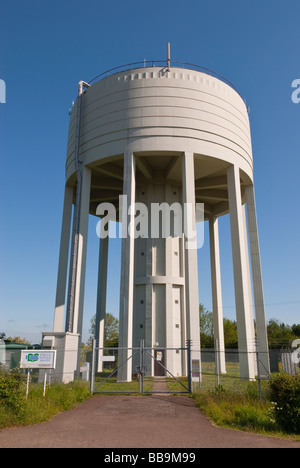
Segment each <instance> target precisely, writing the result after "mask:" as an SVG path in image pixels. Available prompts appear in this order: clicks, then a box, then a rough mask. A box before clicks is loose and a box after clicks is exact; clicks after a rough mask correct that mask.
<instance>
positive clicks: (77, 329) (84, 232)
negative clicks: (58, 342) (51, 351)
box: [72, 167, 91, 374]
mask: <svg viewBox="0 0 300 468" xmlns="http://www.w3.org/2000/svg"><path fill="white" fill-rule="evenodd" d="M90 191H91V169H89V168H87V167H83V169H82V187H81V203H80V218H79V236H78V257H77V268H76V287H75V298H74V313H73V324H72V326H73V329H72V333H73V334H78V335H79V343H78V357H77V374H78V373H79V369H80V353H81V341H82V321H83V304H84V289H85V270H86V252H87V237H88V224H89V208H90Z"/></svg>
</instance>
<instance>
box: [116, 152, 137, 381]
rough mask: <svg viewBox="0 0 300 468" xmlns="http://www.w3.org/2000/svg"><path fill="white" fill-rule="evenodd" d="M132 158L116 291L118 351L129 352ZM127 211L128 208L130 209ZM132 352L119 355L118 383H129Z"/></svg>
mask: <svg viewBox="0 0 300 468" xmlns="http://www.w3.org/2000/svg"><path fill="white" fill-rule="evenodd" d="M135 186H136V183H135V158H134V155H133V153H125V154H124V175H123V196H127V199H125V200H124V204H123V207H122V261H121V287H120V325H119V327H120V328H119V329H120V335H119V347H124V348H132V331H133V294H134V214H135V213H134V211H135V210H134V204H135ZM130 207H131V208H130ZM131 356H132V350H131V349H127V350H123V351H120V352H119V366H121V367H120V368H119V370H118V381H119V382H130V381H131V380H132V358H131Z"/></svg>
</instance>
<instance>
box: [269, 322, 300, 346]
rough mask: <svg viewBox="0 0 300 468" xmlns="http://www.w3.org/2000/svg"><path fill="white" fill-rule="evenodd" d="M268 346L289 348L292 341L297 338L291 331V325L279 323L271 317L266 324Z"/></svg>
mask: <svg viewBox="0 0 300 468" xmlns="http://www.w3.org/2000/svg"><path fill="white" fill-rule="evenodd" d="M267 331H268V338H269V347H270V348H273V349H274V348H275V349H276V348H278V349H284V348H289V347H290V345H291V343H292V341H293V340H295V339H296V338H297V336H296V335H295V334H294V333H293V330H292V327H290V326H289V325H286V324H285V323H281V322H279V321H278V320H276V319H271V320H269V322H268V325H267Z"/></svg>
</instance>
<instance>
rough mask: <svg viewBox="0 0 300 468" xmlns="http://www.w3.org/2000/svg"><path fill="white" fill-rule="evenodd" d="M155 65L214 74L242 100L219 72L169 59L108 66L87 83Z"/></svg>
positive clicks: (233, 86)
mask: <svg viewBox="0 0 300 468" xmlns="http://www.w3.org/2000/svg"><path fill="white" fill-rule="evenodd" d="M157 65H158V66H161V65H164V67H163V68H168V67H169V66H170V67H171V68H172V67H173V68H183V69H187V70H195V71H203V72H204V73H206V74H207V75H210V76H214V77H215V78H218V79H220V80H221V81H223V82H224V83H226V84H228V85H229V86H230V87H231V88H233V89H234V90H235V91H236V92H237V93H238V94H239V96H240V97H241V98H242V99H243V100H244V98H243V96H242V95H241V93H240V92H239V91H238V89H237V88H236V86H235V85H234V84H232V83H231V82H230V81H229V80H228V79H227V78H225V77H224V76H222V75H220V74H219V73H217V72H215V71H214V70H211V69H210V68H206V67H202V66H201V65H196V64H194V63H189V62H178V61H174V60H171V61H169V62H168V63H167V61H166V60H143V61H140V62H131V63H127V64H125V65H119V66H117V67H113V68H110V69H109V70H106V71H105V72H102V73H100V74H99V75H97V76H95V77H94V78H93V79H92V80H90V81H89V82H88V83H89V84H90V85H91V84H93V83H94V82H96V81H98V80H99V79H101V78H103V77H107V76H110V75H113V74H114V73H117V72H124V71H128V70H135V69H137V68H149V67H156V66H157Z"/></svg>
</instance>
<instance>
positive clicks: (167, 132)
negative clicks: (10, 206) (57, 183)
mask: <svg viewBox="0 0 300 468" xmlns="http://www.w3.org/2000/svg"><path fill="white" fill-rule="evenodd" d="M124 195H126V198H124ZM120 196H123V200H124V199H125V201H126V203H125V205H124V203H123V206H122V210H121V211H122V214H121V213H120ZM103 203H107V204H110V205H111V206H113V207H115V212H116V214H117V221H123V223H125V224H126V226H133V225H134V219H135V215H136V212H135V210H134V209H128V208H129V207H130V206H135V204H136V203H140V204H143V206H145V207H147V209H148V211H149V213H150V207H151V206H152V205H153V203H156V204H159V205H160V204H163V203H164V204H165V206H169V207H170V206H172V205H173V204H174V203H175V204H176V206H178V205H180V206H181V207H182V208H184V206H189V207H192V211H191V212H190V216H191V223H192V225H194V224H195V221H196V220H195V211H196V205H197V203H203V204H204V219H205V220H208V221H209V228H210V251H211V281H212V295H213V313H214V333H215V338H216V339H217V342H218V346H219V354H220V368H221V371H222V372H226V369H225V354H224V333H223V312H222V291H221V274H220V252H219V233H218V218H219V217H220V216H223V215H225V214H227V213H229V214H230V222H231V237H232V255H233V268H234V286H235V298H236V314H237V327H238V341H239V358H240V370H241V377H243V378H246V379H253V378H254V377H255V375H256V373H257V368H256V351H257V352H258V356H259V359H260V362H261V364H262V366H261V372H262V370H263V371H265V372H266V373H267V372H268V371H269V359H268V345H267V334H266V322H265V311H264V299H263V289H262V277H261V266H260V253H259V243H258V232H257V222H256V208H255V198H254V185H253V158H252V148H251V136H250V125H249V118H248V112H247V108H246V105H245V102H244V101H243V99H242V98H241V96H240V95H239V93H238V92H237V91H236V90H235V89H234V87H233V86H232V85H231V84H230V83H229V82H227V81H226V80H225V79H223V78H222V77H220V76H218V75H216V74H214V73H212V72H210V71H208V70H205V69H201V68H199V67H196V66H194V65H191V64H179V63H173V62H170V58H169V57H168V60H167V61H165V62H161V63H160V62H155V63H153V62H152V63H148V62H147V63H146V62H145V63H141V64H139V63H137V64H133V65H131V66H126V67H120V69H114V70H112V71H110V72H109V73H107V74H104V75H102V76H100V77H97V79H96V80H94V81H92V82H90V83H84V82H80V83H79V93H78V98H77V100H76V102H75V105H74V107H73V110H72V113H71V118H70V127H69V139H68V149H67V160H66V184H65V199H64V211H63V223H62V232H61V245H60V256H59V269H58V281H57V295H56V306H55V319H54V331H53V332H48V333H44V337H43V340H44V344H45V345H48V346H55V347H56V348H57V349H59V350H60V356H61V359H60V369H58V370H57V372H59V373H60V375H61V376H62V380H63V381H68V380H72V379H73V376H74V371H76V368H77V369H78V349H80V338H81V334H82V319H83V303H84V286H85V268H86V250H87V239H88V219H89V215H94V216H97V215H98V216H99V211H98V212H97V208H98V207H99V204H103ZM102 206H103V205H102ZM174 206H175V205H174ZM183 211H184V210H183ZM72 213H73V214H72ZM103 215H104V213H103V212H101V213H100V216H103ZM121 218H122V219H121ZM148 221H149V224H148V227H149V232H151V229H150V224H151V219H150V216H149V219H148ZM173 227H174V226H173ZM172 229H173V228H172ZM172 229H171V231H172ZM159 232H160V233H161V231H159ZM70 234H71V235H70ZM129 234H130V233H129ZM129 234H128V232H127V234H126V235H124V236H123V239H122V258H121V290H120V337H119V346H122V347H128V348H131V347H133V346H136V345H139V342H140V340H141V339H143V340H144V341H145V345H146V346H149V347H153V348H155V347H156V348H157V349H160V348H161V349H163V348H168V347H170V348H176V347H178V348H180V347H183V346H185V343H186V340H192V344H193V355H192V359H193V361H194V363H195V362H196V363H197V362H198V363H199V366H200V351H199V350H200V331H199V310H198V309H199V297H198V270H197V249H196V248H186V245H187V243H186V239H185V232H184V229H182V235H181V236H176V235H174V229H173V231H172V232H170V233H169V235H168V236H161V235H159V236H156V237H153V236H151V235H149V236H140V237H135V236H134V235H129ZM90 235H95V233H90ZM206 241H207V240H206ZM248 241H249V242H248ZM108 243H109V239H108V237H106V238H102V239H101V240H100V256H99V278H98V302H97V338H98V342H99V345H100V346H101V345H102V346H103V336H104V320H105V312H106V283H107V260H108ZM69 250H70V254H69ZM250 259H251V267H252V268H251V269H250ZM200 268H201V265H200ZM251 272H252V281H251ZM251 283H252V284H251ZM200 287H201V285H200ZM252 287H253V296H252ZM252 297H253V298H254V306H255V313H256V329H257V339H258V341H257V342H258V349H257V350H256V348H255V330H254V319H253V301H252ZM127 353H129V351H128V352H127ZM126 356H128V354H127V355H126V352H125V361H126V364H125V365H124V366H123V367H122V369H121V370H120V371H119V376H118V377H119V380H123V381H127V380H130V379H131V377H132V373H133V372H134V369H133V367H134V362H133V363H132V361H131V360H130V359H129V360H126ZM166 367H167V368H168V369H169V370H170V371H171V372H172V373H174V375H184V373H185V372H186V369H185V363H184V360H183V359H182V356H180V353H177V356H176V355H175V356H174V355H172V356H166ZM149 372H150V373H152V374H154V373H155V370H154V368H152V369H151V370H150V371H149Z"/></svg>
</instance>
